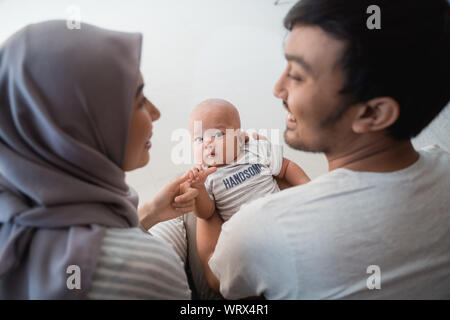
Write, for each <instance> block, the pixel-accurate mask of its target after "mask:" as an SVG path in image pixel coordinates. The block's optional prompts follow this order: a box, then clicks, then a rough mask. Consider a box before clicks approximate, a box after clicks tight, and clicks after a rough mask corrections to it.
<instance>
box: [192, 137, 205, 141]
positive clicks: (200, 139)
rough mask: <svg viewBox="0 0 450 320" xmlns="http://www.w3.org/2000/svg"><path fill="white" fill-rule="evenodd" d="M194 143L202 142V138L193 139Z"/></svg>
mask: <svg viewBox="0 0 450 320" xmlns="http://www.w3.org/2000/svg"><path fill="white" fill-rule="evenodd" d="M194 141H195V142H202V141H203V138H202V137H197V138H195V139H194Z"/></svg>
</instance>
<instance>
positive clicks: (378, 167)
mask: <svg viewBox="0 0 450 320" xmlns="http://www.w3.org/2000/svg"><path fill="white" fill-rule="evenodd" d="M347 147H349V146H347ZM326 157H327V159H328V167H329V171H332V170H334V169H337V168H346V169H350V170H353V171H369V172H393V171H397V170H401V169H404V168H406V167H409V166H410V165H412V164H413V163H414V162H416V161H417V159H418V158H419V154H418V153H417V151H416V150H415V149H414V147H413V145H412V144H411V141H410V140H403V141H398V140H393V139H391V138H388V137H386V138H382V139H374V140H373V141H357V142H355V143H354V144H353V145H352V146H350V148H347V150H346V151H344V152H337V153H334V154H326Z"/></svg>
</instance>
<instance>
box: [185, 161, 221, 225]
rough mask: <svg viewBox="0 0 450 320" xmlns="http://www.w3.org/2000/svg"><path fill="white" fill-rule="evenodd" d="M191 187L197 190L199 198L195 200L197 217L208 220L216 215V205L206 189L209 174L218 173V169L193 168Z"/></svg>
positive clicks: (190, 180)
mask: <svg viewBox="0 0 450 320" xmlns="http://www.w3.org/2000/svg"><path fill="white" fill-rule="evenodd" d="M190 171H191V173H190V179H189V182H190V183H191V187H192V188H195V189H197V191H198V196H197V198H196V199H195V209H194V213H195V215H196V216H197V217H199V218H202V219H208V218H210V217H211V216H212V214H213V213H214V210H215V209H216V205H215V203H214V201H213V200H211V198H210V197H209V194H208V191H207V190H206V187H205V181H206V178H207V177H208V175H209V174H211V173H212V172H214V171H216V168H208V169H207V170H203V169H202V168H193V169H191V170H190Z"/></svg>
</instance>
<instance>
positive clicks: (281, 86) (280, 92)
mask: <svg viewBox="0 0 450 320" xmlns="http://www.w3.org/2000/svg"><path fill="white" fill-rule="evenodd" d="M285 79H286V72H283V74H282V75H281V77H280V79H278V81H277V82H276V83H275V86H274V87H273V95H274V96H275V97H277V98H279V99H281V100H285V101H286V100H287V97H288V93H287V90H286V87H285Z"/></svg>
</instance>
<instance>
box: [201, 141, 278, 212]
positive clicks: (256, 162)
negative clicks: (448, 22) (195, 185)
mask: <svg viewBox="0 0 450 320" xmlns="http://www.w3.org/2000/svg"><path fill="white" fill-rule="evenodd" d="M243 152H244V156H243V157H242V158H241V159H239V160H238V161H236V162H234V163H232V164H229V165H227V166H224V167H219V168H217V171H216V172H214V173H212V174H210V175H209V176H208V178H207V179H206V181H205V187H206V190H207V191H208V194H209V197H210V198H211V199H212V200H214V202H215V204H216V209H217V211H218V213H219V214H220V215H221V217H222V219H224V221H227V220H228V219H229V218H231V216H232V215H233V214H234V213H236V212H237V211H238V210H239V208H240V207H241V205H242V204H244V203H248V202H249V201H252V200H254V199H258V198H261V197H264V196H267V195H269V194H272V193H275V192H278V191H280V189H279V188H278V184H277V182H276V181H275V179H274V177H273V176H277V175H278V174H279V173H280V171H281V166H282V164H283V149H282V146H281V145H273V144H271V143H270V142H269V141H266V140H250V141H249V142H248V143H246V144H245V146H244V150H243Z"/></svg>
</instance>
